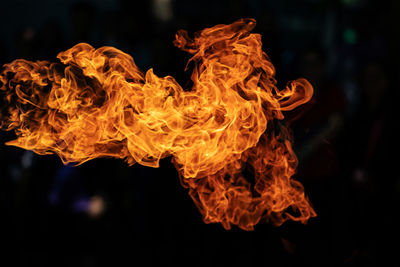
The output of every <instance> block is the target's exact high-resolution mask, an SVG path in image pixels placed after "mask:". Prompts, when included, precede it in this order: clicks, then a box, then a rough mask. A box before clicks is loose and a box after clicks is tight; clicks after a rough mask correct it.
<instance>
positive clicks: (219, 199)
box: [0, 19, 316, 230]
mask: <svg viewBox="0 0 400 267" xmlns="http://www.w3.org/2000/svg"><path fill="white" fill-rule="evenodd" d="M254 26H255V20H253V19H241V20H238V21H236V22H234V23H232V24H230V25H217V26H214V27H212V28H207V29H204V30H202V31H200V32H197V33H196V34H195V36H194V38H190V37H189V36H188V34H187V32H186V31H183V30H181V31H178V33H177V34H176V39H175V41H174V44H175V46H177V47H178V48H180V49H182V50H184V51H187V52H188V53H190V54H192V55H193V56H192V58H191V59H190V61H189V62H192V63H193V64H192V65H193V66H194V67H193V72H192V75H191V79H192V81H193V87H192V88H191V90H184V89H183V88H182V87H181V86H180V85H179V84H178V83H177V82H176V81H175V79H174V78H173V77H170V76H167V77H158V76H156V75H155V74H154V73H153V70H152V69H149V70H148V71H147V72H146V73H143V72H142V71H141V70H139V69H138V67H137V66H136V65H135V63H134V61H133V59H132V57H131V56H129V55H128V54H125V53H123V52H122V51H120V50H118V49H116V48H113V47H101V48H99V49H94V48H93V47H92V46H90V45H89V44H85V43H80V44H77V45H75V46H74V47H72V48H71V49H69V50H67V51H65V52H61V53H59V54H58V56H57V57H58V59H59V60H60V61H61V63H51V62H48V61H37V62H30V61H26V60H23V59H17V60H15V61H13V62H11V63H9V64H6V65H4V67H3V69H2V71H1V73H0V94H1V99H0V101H2V102H3V103H1V114H0V124H1V127H2V128H3V129H5V130H14V131H15V133H16V136H17V139H16V140H13V141H10V142H8V143H7V145H13V146H17V147H21V148H24V149H29V150H32V151H34V152H36V153H37V154H40V155H44V154H51V153H56V154H57V155H58V156H59V157H60V158H61V160H62V161H63V163H65V164H67V163H77V164H81V163H83V162H85V161H88V160H91V159H94V158H99V157H114V158H120V159H125V160H126V161H127V162H128V164H134V163H139V164H142V165H145V166H150V167H158V166H159V161H160V159H161V158H164V157H167V156H172V161H173V163H174V165H175V166H176V169H177V170H178V173H179V176H180V178H181V183H182V185H183V186H184V187H186V188H188V190H189V194H190V196H191V197H192V199H193V200H194V202H195V204H196V205H197V207H198V208H199V210H200V212H201V214H202V215H203V218H204V221H205V222H206V223H214V222H219V223H221V224H222V225H223V227H224V228H226V229H230V228H231V225H237V226H239V227H240V228H242V229H245V230H251V229H253V227H254V225H255V224H257V223H258V222H259V221H260V220H262V219H263V220H270V221H272V222H273V223H274V224H276V225H280V224H282V223H283V222H284V221H286V220H288V219H290V220H295V221H301V222H303V223H305V222H306V221H307V220H308V219H309V218H310V217H313V216H315V215H316V214H315V212H314V210H313V208H312V207H311V205H310V203H309V201H308V199H307V198H306V196H305V194H304V190H303V186H302V185H301V184H300V183H299V182H298V181H295V180H293V179H292V176H293V174H294V173H295V171H296V167H297V158H296V156H295V154H294V152H293V150H292V147H291V142H290V135H289V134H288V131H287V129H286V128H285V126H284V124H283V123H282V122H281V121H282V120H283V119H284V115H283V113H282V112H284V111H288V110H292V109H294V108H296V107H297V106H299V105H301V104H303V103H305V102H307V101H308V100H309V99H310V98H311V96H312V94H313V89H312V86H311V85H310V83H309V82H308V81H306V80H305V79H298V80H295V81H292V82H290V83H289V84H288V86H287V87H286V88H284V89H283V90H279V89H277V87H276V81H275V78H274V75H275V68H274V66H273V65H272V63H271V62H270V60H269V59H268V57H267V55H266V54H265V53H264V52H263V51H262V43H261V36H260V35H259V34H254V33H250V31H251V30H252V29H253V28H254ZM289 210H290V211H289Z"/></svg>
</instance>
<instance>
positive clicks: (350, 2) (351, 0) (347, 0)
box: [342, 0, 359, 7]
mask: <svg viewBox="0 0 400 267" xmlns="http://www.w3.org/2000/svg"><path fill="white" fill-rule="evenodd" d="M358 2H359V1H358V0H342V3H343V4H344V5H346V6H349V7H354V6H356V5H357V4H358Z"/></svg>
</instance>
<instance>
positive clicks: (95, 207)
mask: <svg viewBox="0 0 400 267" xmlns="http://www.w3.org/2000/svg"><path fill="white" fill-rule="evenodd" d="M88 204H89V205H88V211H87V212H88V215H89V216H90V217H92V218H97V217H99V216H100V215H101V214H102V213H103V212H104V209H105V203H104V200H103V198H102V197H101V196H94V197H92V198H91V199H90V201H89V203H88Z"/></svg>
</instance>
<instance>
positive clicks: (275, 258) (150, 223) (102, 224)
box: [0, 0, 400, 267]
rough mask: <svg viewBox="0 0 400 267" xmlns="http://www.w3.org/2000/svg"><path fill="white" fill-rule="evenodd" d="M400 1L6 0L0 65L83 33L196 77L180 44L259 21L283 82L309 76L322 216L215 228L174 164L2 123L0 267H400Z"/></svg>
mask: <svg viewBox="0 0 400 267" xmlns="http://www.w3.org/2000/svg"><path fill="white" fill-rule="evenodd" d="M398 3H399V1H392V2H389V1H387V2H386V1H368V0H336V1H328V0H325V1H324V0H319V1H318V0H296V1H283V0H280V1H263V0H249V1H235V0H231V1H228V0H226V1H216V0H214V1H209V0H204V1H188V0H158V1H157V0H153V1H144V0H143V1H140V2H137V3H136V2H135V1H128V0H106V1H105V0H103V1H94V0H92V1H66V0H38V1H21V0H14V1H8V2H7V1H1V5H0V9H1V11H2V12H1V15H0V63H1V65H3V64H4V63H7V62H10V61H12V60H14V59H16V58H25V59H29V60H45V59H46V60H52V61H56V55H57V53H58V52H60V51H63V50H65V49H68V48H70V47H72V46H73V45H75V44H76V43H78V42H88V43H90V44H91V45H93V46H94V47H100V46H104V45H111V46H115V47H117V48H119V49H121V50H123V51H124V52H127V53H129V54H131V55H132V56H133V58H134V59H135V62H136V63H137V65H138V66H139V67H140V68H141V69H142V70H147V69H148V68H150V67H153V68H154V70H155V73H156V74H157V75H158V76H165V75H172V76H173V77H175V78H176V79H177V80H178V82H179V83H180V84H181V85H183V86H185V84H188V81H189V75H190V71H189V72H188V73H185V72H183V69H184V67H185V65H186V61H187V60H188V58H189V55H187V54H186V53H184V52H181V51H179V50H178V49H177V48H175V47H174V46H173V44H172V41H173V38H174V34H175V32H176V31H177V30H179V29H186V30H188V31H189V32H190V33H193V32H194V31H198V30H201V29H203V28H205V27H211V26H214V25H216V24H220V23H224V24H227V23H231V22H233V21H234V20H236V19H238V18H242V17H253V18H255V19H256V20H257V23H258V24H257V26H256V28H255V30H254V32H257V33H260V34H262V36H263V48H264V51H266V52H267V54H268V55H269V56H270V58H271V60H272V62H273V64H274V65H275V66H276V69H277V80H278V85H279V87H281V88H282V87H283V86H284V85H285V84H286V82H287V81H288V80H291V79H295V78H298V77H305V78H307V79H309V80H310V81H311V83H312V84H313V85H314V87H315V95H314V97H313V99H312V101H311V102H310V103H309V104H307V105H305V106H303V107H302V108H300V109H299V110H297V111H296V114H287V116H288V118H293V117H294V116H295V115H298V114H299V113H301V114H302V115H303V116H302V117H301V118H300V119H298V120H295V121H292V123H291V124H292V127H293V132H294V147H295V151H296V153H297V155H298V157H299V161H300V162H299V169H298V174H297V175H296V179H298V180H299V181H301V182H302V183H303V184H304V186H305V190H306V194H307V195H308V196H309V198H310V200H311V202H312V203H313V206H314V208H315V210H316V212H317V214H318V216H317V217H316V218H313V219H311V220H310V221H309V223H308V224H306V225H302V224H300V223H294V222H287V223H285V224H284V225H283V226H281V227H275V226H272V225H270V224H268V223H260V224H259V225H257V226H256V227H255V230H254V231H251V232H246V231H243V230H240V229H238V228H236V227H234V228H233V229H232V230H230V231H227V230H224V229H223V228H222V226H221V225H219V224H210V225H206V224H204V223H203V221H202V218H201V215H200V213H199V212H198V211H197V208H196V207H195V205H194V204H193V202H192V200H191V199H190V197H189V196H188V194H187V192H186V190H185V189H184V188H183V187H182V186H181V185H180V183H179V179H178V176H177V173H176V170H175V168H174V167H173V165H172V164H171V163H170V159H169V158H167V159H164V160H162V162H161V167H160V168H158V169H152V168H146V167H143V166H139V165H135V166H132V167H128V166H127V165H126V164H125V163H124V162H122V161H120V160H115V159H97V160H93V161H91V162H87V163H85V164H83V165H82V166H79V167H69V166H63V165H62V163H61V161H60V160H59V159H58V158H57V157H56V156H37V155H35V154H33V153H32V152H29V151H24V150H22V149H18V148H13V147H7V146H5V145H4V142H6V141H7V140H10V139H12V138H13V134H12V133H7V132H0V168H1V169H0V208H1V209H0V212H1V213H0V216H1V217H0V218H1V224H0V225H1V231H0V242H1V243H2V246H0V247H2V248H1V250H0V266H85V267H86V266H167V265H171V266H181V265H182V266H294V265H296V266H302V265H305V264H307V265H308V266H377V265H380V266H399V259H398V251H399V248H400V246H399V244H398V239H399V230H398V228H399V225H400V224H399V220H398V218H397V214H398V213H399V211H400V205H399V204H400V177H399V171H398V163H397V162H398V158H399V157H398V142H399V141H398V140H399V138H398V133H399V129H398V123H399V120H398V117H397V116H396V115H395V112H396V110H397V106H398V104H397V102H398V99H399V94H398V91H399V74H400V68H399V65H398V62H399V59H400V56H399V55H400V53H399V48H398V47H399V28H398V27H397V26H396V25H398V24H399V23H398V20H399V15H398V14H399V12H398V11H399V8H398V7H399V4H398Z"/></svg>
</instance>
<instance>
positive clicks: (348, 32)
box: [343, 28, 357, 44]
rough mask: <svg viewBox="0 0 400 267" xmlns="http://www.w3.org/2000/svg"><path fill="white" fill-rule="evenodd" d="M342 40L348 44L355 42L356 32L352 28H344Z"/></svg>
mask: <svg viewBox="0 0 400 267" xmlns="http://www.w3.org/2000/svg"><path fill="white" fill-rule="evenodd" d="M343 40H344V42H345V43H348V44H355V43H357V33H356V32H355V31H354V30H353V29H349V28H348V29H345V30H344V32H343Z"/></svg>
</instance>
